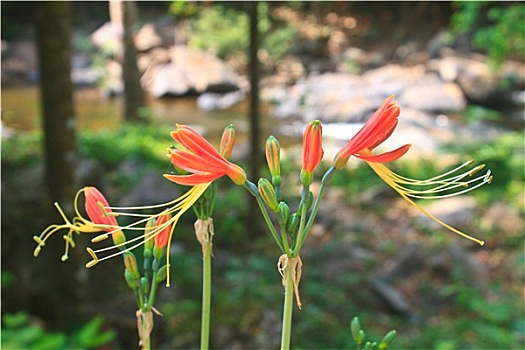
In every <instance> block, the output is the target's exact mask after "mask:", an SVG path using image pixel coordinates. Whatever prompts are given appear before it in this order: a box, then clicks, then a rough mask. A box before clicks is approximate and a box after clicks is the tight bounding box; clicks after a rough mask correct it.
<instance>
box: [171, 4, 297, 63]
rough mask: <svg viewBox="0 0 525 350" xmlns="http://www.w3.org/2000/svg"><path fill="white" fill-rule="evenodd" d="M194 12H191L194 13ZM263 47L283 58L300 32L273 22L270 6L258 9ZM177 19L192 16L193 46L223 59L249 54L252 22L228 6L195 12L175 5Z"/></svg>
mask: <svg viewBox="0 0 525 350" xmlns="http://www.w3.org/2000/svg"><path fill="white" fill-rule="evenodd" d="M190 9H191V10H190ZM257 10H258V16H259V32H260V35H261V37H262V40H261V42H262V44H261V47H262V48H263V49H265V50H266V51H267V52H268V54H269V55H270V56H272V57H281V56H283V55H284V54H285V53H286V52H287V51H288V50H289V48H290V47H291V44H292V41H293V38H294V37H295V35H296V33H297V29H296V28H294V27H293V26H290V25H288V24H285V23H279V22H277V21H275V20H272V18H271V11H270V10H271V9H270V6H269V5H268V3H266V2H260V3H259V4H258V7H257ZM170 11H171V13H172V14H174V15H179V16H180V15H181V14H182V15H183V16H191V17H192V18H191V28H192V35H191V37H190V41H189V45H190V46H193V47H197V48H199V49H202V50H210V51H213V52H216V53H217V55H218V56H219V57H222V58H224V57H225V56H226V55H228V54H230V53H234V52H238V51H241V52H246V50H247V49H248V44H249V36H248V35H247V33H249V31H250V29H249V28H250V22H249V18H248V15H247V14H246V12H244V11H240V10H238V9H236V8H235V7H233V6H231V5H228V4H216V5H213V6H207V7H202V8H200V9H195V8H194V6H192V5H190V4H188V3H185V2H180V1H175V2H173V3H172V6H171V7H170Z"/></svg>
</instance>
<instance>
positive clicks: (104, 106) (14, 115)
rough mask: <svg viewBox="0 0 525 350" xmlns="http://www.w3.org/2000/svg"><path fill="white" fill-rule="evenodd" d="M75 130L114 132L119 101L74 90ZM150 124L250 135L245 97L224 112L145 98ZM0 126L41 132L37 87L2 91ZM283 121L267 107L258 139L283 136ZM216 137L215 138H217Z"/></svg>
mask: <svg viewBox="0 0 525 350" xmlns="http://www.w3.org/2000/svg"><path fill="white" fill-rule="evenodd" d="M74 100H75V113H76V120H77V129H78V130H79V131H81V130H104V129H110V130H114V129H117V128H118V127H119V126H120V124H121V123H122V110H123V104H122V102H123V101H122V98H112V99H108V98H104V97H103V96H101V94H100V92H99V91H98V90H96V89H80V90H77V91H75V94H74ZM147 106H148V108H149V113H150V114H151V119H152V121H153V122H160V123H163V124H172V125H173V126H174V127H175V123H179V124H188V125H193V126H197V127H200V128H201V129H200V130H201V131H205V132H206V135H207V136H208V135H210V136H211V137H212V138H216V137H217V138H218V137H220V134H221V133H222V130H223V129H224V127H225V126H227V125H229V124H234V126H235V129H236V130H237V132H238V136H239V137H240V139H243V138H245V137H246V136H247V134H248V132H249V125H250V124H249V119H248V118H249V117H248V110H249V106H248V98H246V99H245V100H244V101H242V102H240V103H238V104H236V105H235V106H233V107H231V108H229V109H226V110H213V111H204V110H200V109H199V108H197V100H196V98H195V97H186V98H176V99H175V98H174V99H154V98H151V97H148V98H147ZM2 124H3V126H5V127H7V128H9V129H13V130H14V131H17V132H28V131H37V130H40V129H41V116H40V95H39V90H38V86H30V87H9V88H4V89H2ZM283 124H284V122H283V121H282V120H279V119H276V118H275V117H273V116H271V114H270V108H269V106H266V105H263V106H262V108H261V135H262V136H261V137H263V138H264V139H265V138H266V137H267V136H268V135H270V134H273V135H275V136H278V137H279V135H282V133H281V132H280V126H283ZM216 135H218V136H216Z"/></svg>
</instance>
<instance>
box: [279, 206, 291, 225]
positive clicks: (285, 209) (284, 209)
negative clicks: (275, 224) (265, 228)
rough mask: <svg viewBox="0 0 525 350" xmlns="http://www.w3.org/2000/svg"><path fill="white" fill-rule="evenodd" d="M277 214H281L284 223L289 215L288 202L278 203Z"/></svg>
mask: <svg viewBox="0 0 525 350" xmlns="http://www.w3.org/2000/svg"><path fill="white" fill-rule="evenodd" d="M279 214H280V215H281V218H282V219H283V222H284V223H285V224H286V223H287V222H288V219H289V217H290V207H288V204H286V203H285V202H280V203H279Z"/></svg>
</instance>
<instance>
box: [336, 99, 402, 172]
mask: <svg viewBox="0 0 525 350" xmlns="http://www.w3.org/2000/svg"><path fill="white" fill-rule="evenodd" d="M399 114H400V108H399V106H397V105H396V102H395V101H394V96H390V97H388V98H387V99H385V101H384V102H383V103H382V104H381V106H380V107H379V109H378V110H377V111H375V112H374V114H372V117H370V119H369V120H368V121H367V122H366V123H365V125H363V127H362V128H361V130H359V131H358V132H357V134H355V136H354V137H352V138H351V139H350V141H348V143H347V144H346V145H345V146H344V147H343V148H341V149H340V150H339V152H337V154H336V156H335V158H334V166H335V168H336V169H339V170H340V169H343V168H344V166H345V165H346V163H348V159H349V158H350V157H351V156H355V157H357V158H361V159H363V160H368V161H375V162H380V163H388V162H392V161H394V160H396V159H399V158H400V157H402V156H403V155H404V154H405V153H406V152H407V151H408V149H409V148H410V146H411V145H410V144H406V145H404V146H401V147H399V148H397V149H395V150H393V151H389V152H385V153H382V154H378V155H372V154H370V151H372V150H373V149H374V148H376V147H377V146H379V145H380V144H382V143H383V142H384V141H385V140H386V139H388V138H389V137H390V135H392V133H393V132H394V130H395V128H396V126H397V123H398V118H399Z"/></svg>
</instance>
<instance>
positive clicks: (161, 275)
mask: <svg viewBox="0 0 525 350" xmlns="http://www.w3.org/2000/svg"><path fill="white" fill-rule="evenodd" d="M167 273H168V267H167V266H166V265H164V266H162V267H161V268H160V269H159V271H157V275H156V276H155V283H160V282H162V281H164V280H165V279H166V275H167Z"/></svg>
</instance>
